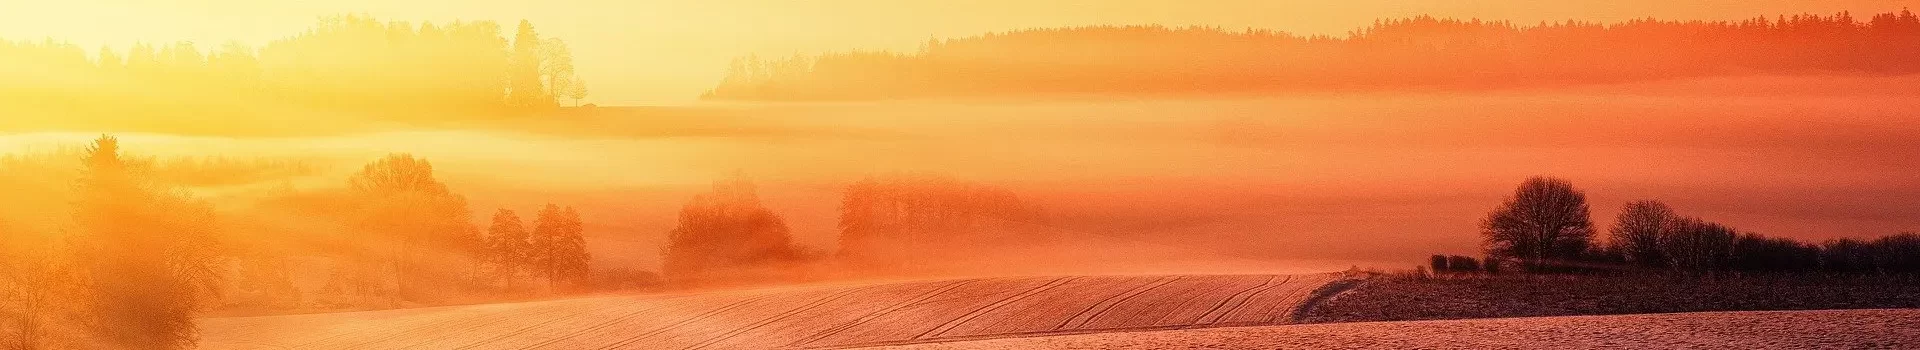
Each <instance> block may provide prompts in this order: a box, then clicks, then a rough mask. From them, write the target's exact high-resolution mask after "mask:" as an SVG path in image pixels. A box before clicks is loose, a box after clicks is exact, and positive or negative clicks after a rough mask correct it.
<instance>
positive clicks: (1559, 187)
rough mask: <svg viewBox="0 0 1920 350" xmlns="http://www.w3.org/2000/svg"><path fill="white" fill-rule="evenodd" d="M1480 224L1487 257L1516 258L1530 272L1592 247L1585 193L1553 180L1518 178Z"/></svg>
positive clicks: (1568, 258) (1570, 185) (1546, 178)
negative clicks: (1510, 193) (1516, 184)
mask: <svg viewBox="0 0 1920 350" xmlns="http://www.w3.org/2000/svg"><path fill="white" fill-rule="evenodd" d="M1480 228H1481V231H1480V232H1481V235H1482V236H1485V238H1486V245H1487V252H1488V254H1489V255H1492V256H1496V257H1503V258H1506V257H1511V258H1518V259H1520V263H1521V265H1522V266H1523V267H1526V268H1527V269H1529V270H1535V271H1538V270H1540V269H1541V268H1542V267H1544V265H1543V264H1544V263H1548V262H1553V261H1564V260H1573V259H1578V258H1579V257H1580V255H1581V254H1582V253H1584V252H1585V251H1586V250H1587V249H1588V248H1589V247H1591V246H1592V245H1593V222H1592V218H1591V214H1590V213H1589V210H1588V207H1587V195H1586V193H1585V192H1581V191H1580V190H1578V189H1575V188H1573V184H1572V183H1570V182H1568V181H1567V180H1562V179H1558V178H1551V177H1534V178H1529V179H1527V181H1526V182H1522V183H1521V184H1520V188H1519V189H1517V190H1515V191H1514V193H1513V196H1512V197H1509V198H1507V201H1506V203H1504V204H1501V206H1500V207H1499V208H1497V209H1495V210H1494V211H1493V213H1490V214H1488V215H1487V218H1486V219H1485V220H1483V221H1481V223H1480Z"/></svg>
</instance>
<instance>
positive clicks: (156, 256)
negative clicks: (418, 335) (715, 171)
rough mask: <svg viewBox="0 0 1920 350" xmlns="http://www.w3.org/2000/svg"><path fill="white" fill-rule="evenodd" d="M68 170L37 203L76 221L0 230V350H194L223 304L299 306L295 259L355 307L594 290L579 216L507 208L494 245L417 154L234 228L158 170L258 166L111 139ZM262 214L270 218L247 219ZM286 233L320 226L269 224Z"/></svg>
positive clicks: (1, 225)
mask: <svg viewBox="0 0 1920 350" xmlns="http://www.w3.org/2000/svg"><path fill="white" fill-rule="evenodd" d="M62 154H63V155H64V153H62ZM76 160H77V162H76ZM65 161H66V162H68V163H67V164H76V165H78V167H77V168H78V170H77V171H74V172H73V173H72V174H71V176H70V178H71V180H69V181H70V183H69V184H68V185H70V186H64V187H69V188H70V190H69V191H58V190H56V188H60V187H63V186H58V185H57V184H51V183H33V184H31V186H30V187H35V188H40V189H41V190H43V192H36V193H34V194H35V195H46V196H49V197H55V198H68V199H71V201H72V203H71V205H68V206H65V207H64V208H63V209H64V211H66V214H68V215H69V218H68V219H67V220H64V221H65V222H61V223H54V224H53V225H52V226H51V227H48V226H46V225H35V224H32V223H26V222H6V220H5V218H20V217H31V216H33V215H32V214H28V215H16V216H0V310H4V312H0V349H66V348H128V349H178V348H191V347H193V345H194V344H195V339H196V338H195V337H196V332H195V328H194V324H193V319H194V316H195V315H196V314H198V313H200V312H202V311H205V310H207V309H209V308H212V307H213V306H215V305H216V304H218V303H222V302H233V301H234V300H233V299H271V300H273V301H275V302H281V303H282V304H276V305H273V306H276V307H286V306H289V305H285V304H284V302H285V301H286V300H287V299H289V298H290V299H293V300H296V301H297V300H299V299H300V298H301V297H300V296H299V294H298V293H299V290H297V289H295V288H293V287H292V285H291V281H290V280H291V279H292V277H293V276H294V275H295V274H296V272H294V271H291V270H290V267H292V266H293V265H295V264H294V263H292V262H290V260H291V259H294V258H296V257H301V256H308V255H322V256H326V257H327V258H328V259H327V260H329V261H331V262H332V263H331V264H329V266H327V267H326V270H328V272H326V273H327V274H328V276H326V283H327V286H326V287H325V288H324V289H325V290H323V291H322V293H323V294H333V295H336V296H340V297H343V298H347V299H349V300H350V301H352V302H357V303H355V304H351V305H347V306H355V307H366V306H374V305H385V306H390V307H398V306H406V305H433V304H440V303H445V302H450V301H460V300H473V299H475V298H480V299H486V298H493V297H497V296H501V295H503V294H504V293H517V292H522V291H521V290H518V289H512V288H513V287H514V283H515V282H516V281H520V280H525V279H531V278H537V279H542V280H545V281H546V285H547V292H548V293H565V292H573V291H578V290H580V289H582V288H594V287H597V286H595V285H594V284H593V283H596V281H593V280H591V279H590V278H589V277H590V274H591V273H592V271H591V267H590V266H589V263H590V260H591V257H590V255H589V253H588V252H587V249H586V248H587V247H586V242H585V239H584V232H583V231H584V224H583V223H582V222H581V219H580V216H579V214H578V212H576V211H575V210H574V209H573V208H571V207H562V206H558V205H553V204H549V205H547V206H546V207H545V208H543V209H542V210H540V212H539V213H538V215H537V217H536V219H535V221H534V225H533V227H532V228H531V229H526V228H523V227H520V223H519V220H518V219H517V217H515V216H514V214H513V212H512V211H510V210H501V211H500V212H499V215H496V217H495V218H494V223H495V225H493V227H492V229H491V230H488V231H485V232H483V231H480V230H479V229H478V228H477V227H475V225H474V223H473V222H472V220H471V214H470V212H469V210H468V204H467V203H466V200H465V198H464V197H462V196H460V195H459V194H457V193H455V192H453V191H451V190H450V189H448V188H447V186H446V185H445V184H444V183H442V182H440V181H439V180H437V179H436V178H435V175H434V171H433V165H432V164H431V163H430V162H428V161H426V160H424V159H419V158H415V157H413V156H410V155H405V154H395V155H390V156H387V157H384V158H381V159H379V160H376V161H374V162H372V163H369V164H367V165H366V166H365V167H363V168H361V169H360V170H359V171H357V172H355V173H353V174H352V175H350V176H349V177H348V178H347V180H346V181H345V187H344V188H341V189H337V190H326V191H314V192H292V191H290V190H288V191H289V192H287V193H281V194H279V195H276V196H274V198H279V199H276V200H273V201H268V202H267V203H263V206H264V207H267V208H256V209H255V210H251V211H241V212H239V213H241V214H234V215H228V214H224V213H223V214H216V211H215V210H214V207H213V205H212V204H211V203H209V202H207V201H205V200H201V199H196V198H194V197H193V196H191V195H190V194H188V193H189V192H187V191H183V190H181V189H180V188H179V187H177V186H178V185H177V183H175V182H172V181H173V180H171V179H169V178H168V177H166V176H162V174H164V172H158V171H156V170H159V169H178V170H175V171H177V172H180V173H183V174H192V173H193V172H191V171H186V170H185V169H187V168H189V167H192V166H206V167H207V168H206V169H202V170H206V171H214V172H217V171H219V170H222V169H234V168H235V167H236V165H235V164H249V163H236V162H231V161H212V160H208V161H177V162H154V161H152V160H151V159H143V158H139V157H132V156H128V155H126V153H125V151H124V149H123V147H122V144H121V142H120V141H119V139H117V138H114V137H112V136H103V137H101V138H99V139H96V140H94V141H93V143H92V144H91V145H90V146H89V147H87V148H85V149H84V151H83V152H80V154H79V155H77V156H75V157H74V158H66V159H65ZM15 163H34V164H37V163H35V161H33V160H22V159H19V158H15V157H11V156H10V157H6V158H0V164H5V165H7V166H8V167H7V168H5V169H4V170H5V171H22V170H32V169H30V168H25V167H20V168H16V167H14V166H15V165H18V164H15ZM166 164H173V165H166ZM250 164H254V165H255V166H265V167H271V168H280V167H282V166H283V165H282V164H278V163H272V162H268V163H250ZM241 168H244V167H241ZM292 168H293V169H304V168H305V167H304V166H294V167H292ZM49 171H52V170H49ZM9 180H10V181H11V180H12V179H9ZM275 201H287V202H275ZM9 204H13V203H9ZM276 206H287V207H288V208H292V209H294V214H292V215H288V213H286V212H278V211H275V210H273V209H272V208H273V207H276ZM5 209H6V210H20V208H16V207H12V206H8V207H6V208H5ZM247 213H252V214H247ZM261 214H264V216H267V217H269V218H267V219H262V218H259V217H251V216H252V215H261ZM289 222H293V223H294V224H295V225H292V226H317V227H314V228H310V230H311V231H301V230H297V229H294V228H293V227H292V226H274V225H268V224H265V223H280V224H286V223H289ZM230 231H243V232H230ZM269 304H271V303H269Z"/></svg>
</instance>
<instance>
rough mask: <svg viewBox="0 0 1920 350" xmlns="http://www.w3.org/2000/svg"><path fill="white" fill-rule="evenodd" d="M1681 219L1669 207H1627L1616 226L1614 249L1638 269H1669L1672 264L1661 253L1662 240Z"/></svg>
mask: <svg viewBox="0 0 1920 350" xmlns="http://www.w3.org/2000/svg"><path fill="white" fill-rule="evenodd" d="M1677 218H1678V216H1676V215H1674V213H1673V208H1670V207H1667V204H1666V203H1661V202H1659V201H1650V200H1646V201H1636V202H1632V203H1627V206H1626V207H1625V208H1623V209H1621V210H1620V216H1619V218H1618V219H1615V220H1614V223H1613V229H1612V230H1611V233H1612V235H1611V236H1610V238H1611V240H1610V241H1611V243H1612V246H1613V249H1614V250H1615V251H1617V252H1618V253H1619V254H1620V255H1621V257H1623V258H1625V259H1626V261H1627V262H1630V263H1633V264H1635V265H1639V266H1642V267H1665V266H1667V264H1668V261H1667V258H1666V257H1665V256H1664V255H1662V254H1661V253H1660V252H1661V248H1660V239H1661V237H1664V236H1666V235H1667V234H1668V233H1669V232H1670V231H1671V230H1672V226H1673V222H1674V220H1675V219H1677Z"/></svg>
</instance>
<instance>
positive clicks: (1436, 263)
mask: <svg viewBox="0 0 1920 350" xmlns="http://www.w3.org/2000/svg"><path fill="white" fill-rule="evenodd" d="M1427 269H1428V270H1430V271H1433V273H1436V274H1437V273H1441V272H1446V271H1449V270H1452V269H1450V268H1448V267H1447V256H1445V255H1439V254H1434V255H1433V256H1430V257H1427Z"/></svg>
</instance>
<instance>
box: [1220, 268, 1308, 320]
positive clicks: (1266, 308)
mask: <svg viewBox="0 0 1920 350" xmlns="http://www.w3.org/2000/svg"><path fill="white" fill-rule="evenodd" d="M1317 277H1319V276H1290V278H1288V279H1287V280H1286V282H1285V283H1281V284H1279V285H1275V286H1273V287H1272V288H1268V289H1267V290H1265V291H1262V292H1260V293H1257V294H1255V295H1253V297H1250V298H1247V301H1246V302H1244V303H1241V304H1240V305H1239V307H1236V308H1234V309H1232V310H1229V311H1228V312H1225V313H1224V314H1223V315H1222V317H1220V318H1218V319H1215V320H1214V321H1213V322H1209V324H1220V325H1267V324H1273V322H1274V320H1279V319H1283V317H1284V316H1286V313H1288V312H1293V306H1294V305H1297V304H1299V302H1300V300H1301V299H1303V298H1304V297H1305V296H1306V293H1309V292H1312V291H1313V288H1316V287H1319V286H1320V285H1321V284H1325V283H1326V281H1325V280H1322V279H1320V278H1317Z"/></svg>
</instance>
